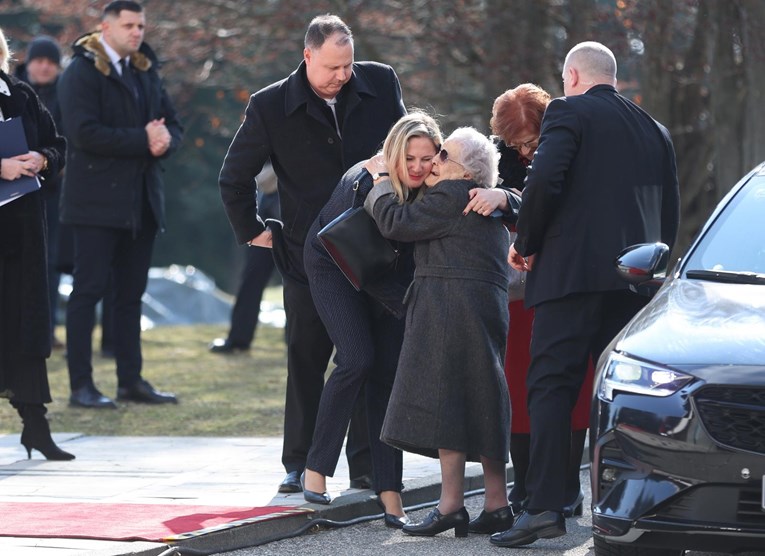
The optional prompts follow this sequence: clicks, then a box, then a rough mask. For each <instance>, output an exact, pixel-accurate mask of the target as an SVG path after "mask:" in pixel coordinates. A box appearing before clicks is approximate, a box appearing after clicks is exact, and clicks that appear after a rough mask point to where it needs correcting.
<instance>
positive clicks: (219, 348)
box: [210, 338, 250, 355]
mask: <svg viewBox="0 0 765 556" xmlns="http://www.w3.org/2000/svg"><path fill="white" fill-rule="evenodd" d="M244 351H250V346H245V345H240V344H234V343H231V342H229V341H228V340H227V339H226V338H215V339H214V340H213V341H212V342H210V352H212V353H222V354H224V355H227V354H232V353H241V352H244Z"/></svg>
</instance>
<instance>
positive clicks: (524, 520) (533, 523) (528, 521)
mask: <svg viewBox="0 0 765 556" xmlns="http://www.w3.org/2000/svg"><path fill="white" fill-rule="evenodd" d="M565 534H566V520H565V519H563V514H561V513H560V512H551V511H545V512H541V513H538V514H530V513H528V512H523V513H522V514H521V515H520V516H519V517H518V519H516V520H515V524H514V525H513V526H512V527H511V528H510V529H508V530H507V531H504V532H502V533H494V534H493V535H492V536H491V537H489V540H490V541H491V544H493V545H496V546H505V547H513V546H525V545H527V544H531V543H533V542H534V541H535V540H537V539H554V538H555V537H560V536H562V535H565Z"/></svg>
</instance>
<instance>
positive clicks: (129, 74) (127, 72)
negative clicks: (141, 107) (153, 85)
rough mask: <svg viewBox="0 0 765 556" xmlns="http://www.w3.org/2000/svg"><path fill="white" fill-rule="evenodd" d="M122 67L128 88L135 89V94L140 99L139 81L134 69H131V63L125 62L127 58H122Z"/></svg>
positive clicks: (123, 78) (123, 77)
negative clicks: (137, 81) (136, 78)
mask: <svg viewBox="0 0 765 556" xmlns="http://www.w3.org/2000/svg"><path fill="white" fill-rule="evenodd" d="M120 68H122V80H123V81H124V82H125V83H126V84H127V86H128V88H129V89H130V90H131V91H133V96H134V97H135V99H136V101H138V83H136V80H135V76H134V75H133V70H132V69H130V64H128V63H127V62H125V59H124V58H122V59H121V60H120Z"/></svg>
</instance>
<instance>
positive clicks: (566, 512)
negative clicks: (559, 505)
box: [563, 490, 584, 517]
mask: <svg viewBox="0 0 765 556" xmlns="http://www.w3.org/2000/svg"><path fill="white" fill-rule="evenodd" d="M583 502H584V492H582V491H581V490H580V491H579V493H578V494H577V495H576V498H574V501H573V502H571V503H570V504H566V505H565V506H563V517H574V516H580V515H582V513H583V511H584V509H583V507H582V503H583Z"/></svg>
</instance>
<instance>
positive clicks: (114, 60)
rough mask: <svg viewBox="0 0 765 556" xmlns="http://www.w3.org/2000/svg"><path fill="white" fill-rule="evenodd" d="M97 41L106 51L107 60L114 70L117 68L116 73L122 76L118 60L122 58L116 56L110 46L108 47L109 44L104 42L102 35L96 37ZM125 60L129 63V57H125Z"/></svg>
mask: <svg viewBox="0 0 765 556" xmlns="http://www.w3.org/2000/svg"><path fill="white" fill-rule="evenodd" d="M98 40H99V41H101V44H102V45H103V47H104V50H105V51H106V55H107V56H109V60H110V61H111V63H112V65H113V66H114V67H115V68H117V73H119V74H120V75H122V67H121V66H120V60H121V59H122V58H120V55H119V54H117V52H116V51H115V50H114V49H113V48H112V47H111V46H109V43H107V42H106V41H105V40H104V36H103V35H101V36H100V37H98ZM125 60H126V61H130V56H128V57H126V58H125Z"/></svg>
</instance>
